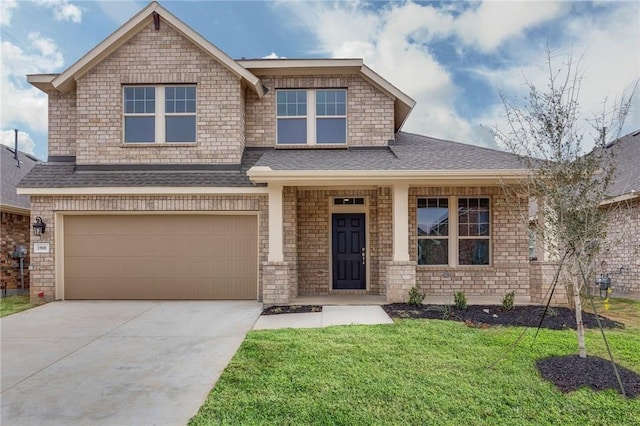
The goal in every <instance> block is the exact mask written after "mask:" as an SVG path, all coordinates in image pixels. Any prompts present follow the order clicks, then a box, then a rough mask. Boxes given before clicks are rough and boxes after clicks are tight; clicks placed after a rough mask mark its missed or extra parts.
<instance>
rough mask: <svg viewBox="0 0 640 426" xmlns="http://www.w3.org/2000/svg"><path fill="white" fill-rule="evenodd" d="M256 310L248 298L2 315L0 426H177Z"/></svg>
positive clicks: (63, 305)
mask: <svg viewBox="0 0 640 426" xmlns="http://www.w3.org/2000/svg"><path fill="white" fill-rule="evenodd" d="M260 310H261V305H260V304H259V303H257V302H251V301H205V302H155V301H151V302H147V301H114V302H75V301H74V302H54V303H49V304H47V305H44V306H41V307H38V308H35V309H32V310H29V311H25V312H21V313H18V314H14V315H11V316H8V317H5V318H2V319H1V320H0V331H1V333H2V342H1V343H2V347H1V352H0V355H1V359H0V363H1V364H0V365H1V371H2V376H1V379H2V381H1V382H0V387H1V389H0V390H1V395H0V398H1V400H2V403H1V404H2V407H1V408H2V411H1V419H0V420H1V421H0V423H1V424H3V425H70V424H73V425H118V426H123V425H184V424H186V422H187V421H188V419H189V418H190V417H192V416H193V415H194V414H195V413H196V412H197V410H198V408H199V407H200V406H201V405H202V403H203V402H204V400H205V398H206V396H207V394H208V392H209V390H210V389H211V388H212V386H213V384H214V383H215V382H216V380H217V379H218V377H219V376H220V373H221V372H222V370H224V368H225V367H226V366H227V364H228V363H229V361H230V360H231V358H232V356H233V355H234V354H235V352H236V350H237V349H238V347H239V346H240V343H241V342H242V341H243V339H244V336H245V334H246V333H247V331H249V330H250V329H251V327H252V326H253V324H254V323H255V321H256V319H257V318H258V316H259V315H260Z"/></svg>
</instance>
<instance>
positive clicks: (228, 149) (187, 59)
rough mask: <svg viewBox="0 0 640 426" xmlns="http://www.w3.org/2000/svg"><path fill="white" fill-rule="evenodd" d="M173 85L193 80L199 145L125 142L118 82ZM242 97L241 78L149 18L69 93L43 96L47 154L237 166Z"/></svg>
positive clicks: (98, 160) (95, 160) (92, 160)
mask: <svg viewBox="0 0 640 426" xmlns="http://www.w3.org/2000/svg"><path fill="white" fill-rule="evenodd" d="M172 83H175V84H183V83H191V84H196V85H197V98H198V101H197V122H196V138H197V143H195V144H189V143H181V144H160V145H159V144H124V143H123V130H122V129H123V117H122V108H123V107H122V86H123V85H126V84H172ZM243 96H244V87H243V86H242V84H241V81H240V78H239V77H237V76H236V75H234V74H233V73H231V72H230V71H229V70H227V69H226V68H225V67H224V66H222V65H221V64H220V63H219V62H217V61H216V60H215V59H213V58H212V57H211V56H210V55H208V54H206V53H204V52H203V51H202V50H200V49H198V48H197V47H196V46H194V45H193V44H192V43H191V42H189V41H188V40H186V39H185V38H184V37H182V36H181V35H180V34H178V32H177V31H176V30H174V29H173V28H172V27H171V26H170V25H169V24H167V23H166V22H163V23H162V25H161V27H160V30H158V31H156V30H155V29H154V28H153V24H152V23H150V24H149V25H148V26H147V27H145V28H144V29H143V30H142V31H141V32H139V33H138V34H136V35H135V36H134V37H132V38H131V40H129V41H127V42H126V43H125V44H123V45H122V46H120V47H119V48H118V49H117V50H116V51H115V52H113V53H112V54H111V55H110V56H108V57H107V58H106V59H105V60H104V61H102V62H101V63H99V64H98V65H97V66H95V67H94V68H93V69H91V70H90V71H89V72H88V73H87V74H85V75H83V76H82V77H81V78H79V79H78V81H77V88H76V91H75V96H74V94H69V95H59V94H53V95H51V96H50V97H49V102H50V106H49V114H50V123H51V127H50V133H49V138H50V140H52V141H53V144H52V145H51V148H50V155H72V154H73V153H74V151H75V154H76V161H77V163H78V164H153V163H165V164H188V163H196V164H200V163H207V164H211V163H223V164H230V163H236V164H237V163H240V160H241V158H242V153H243V149H244V104H243ZM74 98H77V102H76V106H75V111H74V108H73V101H74ZM74 115H75V116H77V120H76V119H74V118H75V117H74ZM66 117H69V118H66ZM76 122H77V124H75V123H76ZM74 124H75V126H74ZM74 127H75V128H74ZM74 133H75V134H74ZM74 136H76V137H74ZM74 140H76V142H75V145H76V146H75V148H74V147H73V144H74V143H73V141H74Z"/></svg>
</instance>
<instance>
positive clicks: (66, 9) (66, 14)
mask: <svg viewBox="0 0 640 426" xmlns="http://www.w3.org/2000/svg"><path fill="white" fill-rule="evenodd" d="M36 4H39V5H42V6H44V7H47V8H49V9H51V10H53V18H54V19H55V20H56V21H71V22H73V23H76V24H79V23H80V22H82V9H81V8H80V7H78V6H76V5H75V4H73V3H69V1H68V0H36Z"/></svg>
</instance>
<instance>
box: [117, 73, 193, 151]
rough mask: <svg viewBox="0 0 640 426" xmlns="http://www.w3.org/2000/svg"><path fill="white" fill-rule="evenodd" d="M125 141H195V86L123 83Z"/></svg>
mask: <svg viewBox="0 0 640 426" xmlns="http://www.w3.org/2000/svg"><path fill="white" fill-rule="evenodd" d="M123 112H124V142H125V143H182V142H195V141H196V86H194V85H180V86H124V88H123Z"/></svg>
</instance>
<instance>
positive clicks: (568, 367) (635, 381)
mask: <svg viewBox="0 0 640 426" xmlns="http://www.w3.org/2000/svg"><path fill="white" fill-rule="evenodd" d="M537 367H538V371H540V375H541V376H542V377H543V378H544V379H546V380H549V381H550V382H552V383H553V384H554V385H556V387H557V388H558V389H560V391H562V392H565V393H566V392H571V391H574V390H576V389H579V388H581V387H586V386H588V387H591V388H592V389H593V390H595V391H600V390H604V389H614V390H616V391H617V392H619V393H622V392H620V385H619V384H618V380H617V379H616V375H615V372H614V371H613V366H612V365H611V361H609V360H606V359H603V358H600V357H596V356H588V357H586V358H580V357H579V356H578V355H566V356H557V357H552V358H546V359H543V360H541V361H538V362H537ZM616 367H617V369H618V373H620V379H621V380H622V384H623V386H624V391H625V394H626V396H627V397H629V398H635V397H637V396H638V395H640V375H638V374H637V373H635V372H633V371H631V370H628V369H626V368H624V367H622V366H620V365H618V364H616Z"/></svg>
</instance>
